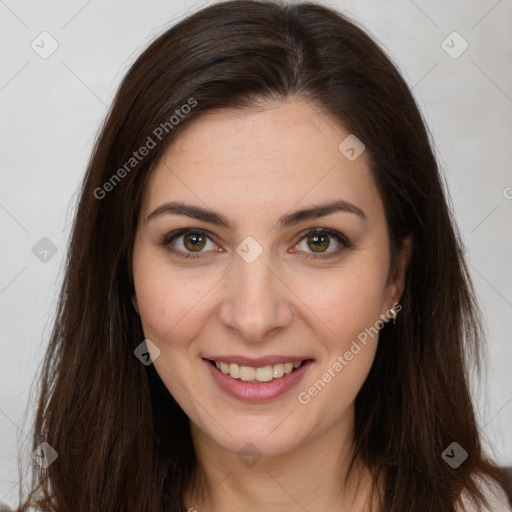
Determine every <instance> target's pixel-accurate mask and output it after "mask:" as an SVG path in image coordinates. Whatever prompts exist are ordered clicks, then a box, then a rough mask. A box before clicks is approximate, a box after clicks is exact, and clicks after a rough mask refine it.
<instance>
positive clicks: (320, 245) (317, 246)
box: [307, 234, 331, 252]
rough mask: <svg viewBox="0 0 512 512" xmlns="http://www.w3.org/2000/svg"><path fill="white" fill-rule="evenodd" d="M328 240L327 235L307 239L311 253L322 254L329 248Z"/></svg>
mask: <svg viewBox="0 0 512 512" xmlns="http://www.w3.org/2000/svg"><path fill="white" fill-rule="evenodd" d="M330 243H331V242H330V240H329V237H328V236H327V235H319V234H313V235H309V236H308V237H307V244H308V247H309V248H310V249H311V250H312V251H313V252H323V251H325V250H326V249H328V248H329V245H330Z"/></svg>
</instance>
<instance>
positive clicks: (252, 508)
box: [184, 415, 376, 512]
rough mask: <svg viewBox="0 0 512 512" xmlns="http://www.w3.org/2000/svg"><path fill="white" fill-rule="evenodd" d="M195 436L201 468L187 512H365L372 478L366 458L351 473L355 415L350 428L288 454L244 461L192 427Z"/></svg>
mask: <svg viewBox="0 0 512 512" xmlns="http://www.w3.org/2000/svg"><path fill="white" fill-rule="evenodd" d="M191 433H192V439H193V442H194V449H195V451H196V455H197V459H198V464H197V466H196V468H195V472H194V475H193V478H192V479H191V481H190V482H189V485H188V486H187V489H186V491H185V493H184V499H185V505H186V506H187V510H197V511H198V512H220V511H226V510H244V512H256V511H260V510H266V511H269V512H274V511H275V512H277V511H279V512H281V511H282V510H288V511H297V512H299V511H301V512H303V511H304V510H307V511H308V512H317V511H318V512H320V511H322V512H323V511H325V510H332V511H340V512H341V511H346V510H350V511H352V512H359V511H361V512H362V511H363V510H364V505H365V502H366V500H367V498H368V496H369V492H370V486H371V475H370V471H369V470H368V468H367V467H366V465H365V464H364V463H363V462H362V461H361V460H360V459H358V460H356V461H355V463H354V465H353V467H352V468H351V469H350V468H349V464H350V460H351V456H352V454H353V444H354V443H353V441H354V439H353V415H352V416H351V418H350V422H349V424H348V425H347V422H345V424H336V425H335V426H333V427H332V428H331V429H330V430H329V431H327V432H324V433H323V434H321V435H319V436H318V437H316V438H314V439H309V440H308V441H305V442H302V443H301V444H300V445H299V446H297V447H296V448H295V449H293V450H292V451H290V452H288V453H284V454H281V455H274V456H261V457H260V458H253V459H252V460H251V459H244V461H242V459H241V458H239V457H238V456H237V454H236V453H233V452H231V451H228V450H225V449H224V448H223V447H221V446H219V445H218V444H217V443H215V442H214V441H213V440H212V439H211V438H210V437H208V436H207V435H206V434H205V433H204V432H203V431H201V430H200V429H198V428H197V427H196V426H195V425H194V424H193V423H192V422H191ZM375 503H376V500H374V503H373V504H372V509H371V510H376V508H373V506H374V505H375Z"/></svg>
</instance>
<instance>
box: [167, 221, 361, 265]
mask: <svg viewBox="0 0 512 512" xmlns="http://www.w3.org/2000/svg"><path fill="white" fill-rule="evenodd" d="M190 233H196V234H200V235H202V236H204V237H206V238H208V239H209V240H210V241H212V242H213V243H215V244H216V245H218V244H217V242H215V238H216V237H215V236H214V235H212V234H211V233H209V232H208V231H206V230H204V229H201V228H182V229H178V230H176V231H173V232H171V233H169V234H167V235H165V236H164V237H163V239H162V240H161V241H160V242H159V245H161V246H164V247H165V248H166V249H167V250H168V251H169V252H170V253H172V254H174V255H176V256H178V257H181V258H184V259H190V258H202V257H204V256H202V254H204V253H208V252H210V251H204V252H203V251H199V252H197V253H193V252H183V251H181V250H176V249H173V248H171V247H170V244H171V242H173V241H174V240H176V239H177V238H179V237H181V236H183V235H187V234H190ZM315 234H320V235H327V236H329V237H331V238H334V239H335V240H336V241H337V242H338V244H340V245H341V248H338V249H335V250H332V251H328V252H324V253H322V252H319V253H314V252H306V256H304V257H305V258H307V259H327V258H330V257H334V256H336V255H339V254H340V253H341V252H342V251H344V250H345V249H353V248H354V244H353V242H352V241H351V240H350V239H349V238H348V237H347V236H346V235H344V234H343V233H341V232H339V231H337V230H334V229H330V228H320V227H315V228H309V229H306V230H304V231H303V232H301V233H299V234H298V235H297V236H298V241H297V242H296V243H295V244H294V245H293V247H297V245H299V244H300V243H301V242H302V241H303V240H304V239H306V238H307V237H308V236H310V235H315ZM223 251H224V250H223V249H222V248H220V251H218V252H223ZM297 252H304V251H297Z"/></svg>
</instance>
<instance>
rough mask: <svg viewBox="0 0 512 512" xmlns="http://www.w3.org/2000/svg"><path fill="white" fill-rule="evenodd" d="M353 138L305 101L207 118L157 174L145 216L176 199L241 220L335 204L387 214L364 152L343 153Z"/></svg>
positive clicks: (178, 142)
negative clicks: (321, 203)
mask: <svg viewBox="0 0 512 512" xmlns="http://www.w3.org/2000/svg"><path fill="white" fill-rule="evenodd" d="M349 135H350V133H349V132H348V131H347V130H346V129H345V128H343V126H341V124H339V123H335V122H334V121H333V120H331V119H330V118H328V117H326V116H324V115H322V114H321V113H320V111H319V110H318V109H317V108H315V106H314V105H312V104H310V103H306V102H304V101H301V100H288V101H285V102H281V103H278V104H277V103H276V104H271V105H267V106H265V107H262V108H258V109H256V108H255V109H250V110H232V109H230V110H217V111H213V112H209V113H206V114H203V115H202V116H201V117H199V118H197V119H196V120H194V121H193V122H191V123H190V124H189V125H188V126H187V127H185V129H184V130H183V131H182V132H181V133H180V134H179V135H178V136H177V137H176V139H175V140H174V141H173V142H172V144H171V145H170V146H169V147H168V148H167V150H166V152H165V153H164V155H163V157H162V158H161V160H160V162H159V164H158V165H157V166H156V168H155V169H154V171H153V172H152V176H151V177H150V179H149V183H148V186H147V189H146V194H145V199H144V203H143V211H145V212H147V211H148V210H150V209H154V208H155V207H157V206H159V205H160V204H162V203H164V202H166V201H170V200H177V199H179V200H182V201H183V200H189V201H192V202H194V203H196V204H201V203H203V204H207V205H208V206H214V205H215V204H217V205H220V206H222V207H223V208H228V209H231V210H233V212H231V213H233V215H234V216H236V215H237V214H239V213H240V212H241V211H245V212H252V213H258V215H260V216H262V215H265V214H266V213H267V210H262V208H265V207H268V208H269V209H268V213H269V214H270V213H272V212H275V214H276V215H277V214H279V213H280V212H281V211H283V210H286V209H289V208H292V207H293V206H294V205H297V206H300V205H305V204H308V203H316V202H318V201H325V200H336V199H343V200H345V201H349V202H353V203H356V204H358V206H360V207H361V208H366V209H375V210H379V209H380V210H382V205H381V203H380V197H379V194H378V192H377V190H376V187H375V185H374V181H373V177H372V174H371V170H370V167H369V164H368V159H367V155H366V154H365V152H363V153H362V154H361V155H360V156H359V157H358V158H356V159H355V160H350V159H348V158H347V156H346V155H345V154H344V153H343V152H342V151H340V149H339V146H340V144H341V143H342V142H343V141H344V140H345V139H346V138H347V137H348V136H349ZM227 213H228V214H229V213H230V212H227ZM376 213H378V212H376Z"/></svg>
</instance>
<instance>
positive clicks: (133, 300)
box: [131, 292, 139, 314]
mask: <svg viewBox="0 0 512 512" xmlns="http://www.w3.org/2000/svg"><path fill="white" fill-rule="evenodd" d="M131 298H132V304H133V309H135V311H137V314H139V305H138V303H137V295H136V294H135V292H133V294H132V296H131Z"/></svg>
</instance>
